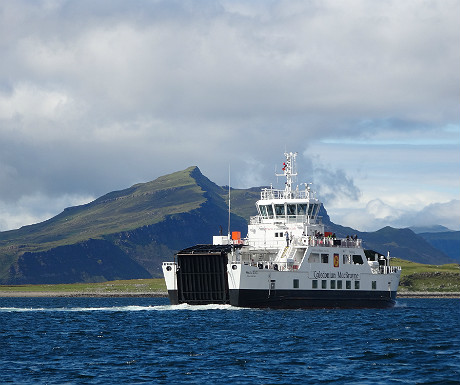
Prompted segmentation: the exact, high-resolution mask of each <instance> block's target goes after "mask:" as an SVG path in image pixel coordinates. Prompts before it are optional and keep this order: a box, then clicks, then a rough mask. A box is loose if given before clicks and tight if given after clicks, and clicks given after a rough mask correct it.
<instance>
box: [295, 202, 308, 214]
mask: <svg viewBox="0 0 460 385" xmlns="http://www.w3.org/2000/svg"><path fill="white" fill-rule="evenodd" d="M306 213H307V205H306V204H301V205H297V215H305V214H306Z"/></svg>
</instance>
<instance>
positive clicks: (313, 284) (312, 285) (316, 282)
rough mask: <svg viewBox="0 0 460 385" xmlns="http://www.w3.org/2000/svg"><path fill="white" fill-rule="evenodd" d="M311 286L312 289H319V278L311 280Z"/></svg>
mask: <svg viewBox="0 0 460 385" xmlns="http://www.w3.org/2000/svg"><path fill="white" fill-rule="evenodd" d="M311 288H312V289H317V288H318V280H317V279H314V280H313V281H311Z"/></svg>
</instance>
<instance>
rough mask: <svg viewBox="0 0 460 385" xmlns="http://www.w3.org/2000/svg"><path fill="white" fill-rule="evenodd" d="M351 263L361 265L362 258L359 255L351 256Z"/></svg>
mask: <svg viewBox="0 0 460 385" xmlns="http://www.w3.org/2000/svg"><path fill="white" fill-rule="evenodd" d="M353 263H356V264H358V265H362V264H363V257H362V256H361V255H353Z"/></svg>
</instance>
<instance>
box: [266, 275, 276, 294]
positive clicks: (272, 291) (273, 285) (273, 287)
mask: <svg viewBox="0 0 460 385" xmlns="http://www.w3.org/2000/svg"><path fill="white" fill-rule="evenodd" d="M275 290H276V280H274V279H271V280H270V288H269V289H268V296H269V297H270V296H271V295H274V294H275Z"/></svg>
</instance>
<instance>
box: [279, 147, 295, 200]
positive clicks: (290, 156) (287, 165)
mask: <svg viewBox="0 0 460 385" xmlns="http://www.w3.org/2000/svg"><path fill="white" fill-rule="evenodd" d="M284 156H285V157H286V162H284V163H283V168H282V170H283V174H276V176H285V177H286V187H285V188H284V193H285V197H286V198H289V197H290V196H291V193H292V177H293V176H297V172H295V158H296V156H297V152H285V153H284Z"/></svg>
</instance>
